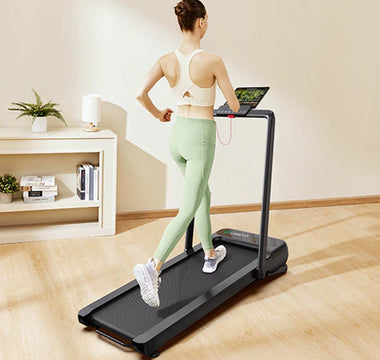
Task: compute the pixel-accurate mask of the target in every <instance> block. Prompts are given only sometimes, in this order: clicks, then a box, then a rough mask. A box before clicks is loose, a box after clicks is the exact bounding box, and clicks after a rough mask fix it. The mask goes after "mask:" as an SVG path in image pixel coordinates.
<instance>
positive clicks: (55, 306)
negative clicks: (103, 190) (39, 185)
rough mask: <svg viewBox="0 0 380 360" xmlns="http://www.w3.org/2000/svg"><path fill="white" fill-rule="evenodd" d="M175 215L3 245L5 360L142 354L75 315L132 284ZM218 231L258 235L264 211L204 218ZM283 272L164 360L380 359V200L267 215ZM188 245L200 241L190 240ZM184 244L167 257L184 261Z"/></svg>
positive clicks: (242, 296)
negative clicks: (101, 231) (105, 233)
mask: <svg viewBox="0 0 380 360" xmlns="http://www.w3.org/2000/svg"><path fill="white" fill-rule="evenodd" d="M170 220H171V218H162V219H150V220H147V219H145V220H128V221H120V222H118V224H117V235H115V236H110V237H93V238H85V237H78V238H76V239H69V240H62V239H61V240H49V241H40V242H29V243H17V244H4V245H1V246H0V255H1V258H0V272H1V277H0V278H1V283H0V288H1V293H0V321H1V328H0V329H1V330H0V359H4V360H8V359H12V360H13V359H38V360H43V359H49V360H53V359H54V360H55V359H62V360H63V359H64V360H67V359H70V360H76V359H80V360H85V359H92V360H95V359H107V360H109V359H112V360H118V359H123V360H125V359H144V358H145V357H144V356H142V355H141V354H139V353H137V352H135V351H133V350H131V349H129V348H123V347H121V346H119V345H117V344H115V343H113V342H111V341H109V340H106V339H105V338H103V337H100V336H99V335H98V334H97V333H96V332H95V331H93V330H92V331H89V330H88V329H86V328H85V327H84V326H83V325H82V324H80V323H79V322H78V320H77V313H78V311H79V310H80V309H81V308H82V307H84V306H86V305H88V304H89V303H91V302H93V301H95V300H97V299H98V298H100V297H102V296H104V295H105V294H108V293H109V292H111V291H113V290H115V289H116V288H118V287H120V286H122V285H124V284H125V283H127V282H129V281H131V280H133V279H134V278H133V274H132V267H133V265H134V264H136V263H139V262H146V261H147V259H148V257H149V256H151V255H152V254H153V252H154V250H155V248H156V246H157V244H158V242H159V240H160V234H162V233H163V231H164V229H165V227H166V226H167V224H168V223H169V222H170ZM211 221H212V229H213V232H214V231H217V230H218V229H220V228H223V227H231V228H235V229H241V230H246V231H251V232H256V233H257V232H258V229H259V222H260V213H259V212H249V213H248V212H247V213H233V214H214V215H211ZM269 234H270V235H271V236H274V237H278V238H281V239H283V240H285V241H286V242H287V244H288V247H289V260H288V267H289V268H288V272H287V273H286V274H285V275H282V276H278V277H276V278H273V279H271V280H265V281H259V282H255V283H254V284H253V285H252V286H251V287H248V288H246V289H244V290H243V291H242V292H240V293H239V294H238V295H236V296H235V297H234V298H233V299H231V300H229V301H227V302H226V303H224V304H223V305H222V306H221V307H220V308H218V309H216V310H215V311H213V312H212V313H211V314H210V315H209V316H208V317H207V318H206V319H202V320H200V321H199V322H198V323H196V324H194V325H193V326H191V327H190V328H189V329H187V330H186V331H185V332H184V333H182V334H181V335H179V336H177V337H176V338H175V339H174V340H172V341H171V342H170V343H169V344H168V345H165V346H164V347H162V348H160V350H161V351H162V352H161V355H160V357H159V359H168V360H169V359H173V360H174V359H181V360H182V359H185V360H190V359H196V360H207V359H210V360H215V359H228V360H230V359H231V360H232V359H237V360H242V359H243V360H245V359H255V360H260V359H261V360H272V359H273V360H278V359H281V360H284V359H291V360H298V359H302V360H305V359H306V360H323V359H342V360H343V359H344V360H353V359H371V360H375V359H380V306H379V305H380V280H379V279H380V272H379V270H380V246H379V240H380V203H377V204H376V203H374V204H361V205H347V206H331V207H318V208H307V209H292V210H272V211H271V215H270V224H269ZM195 236H196V238H195V243H198V238H197V235H196V234H195ZM183 247H184V237H183V238H182V239H181V241H180V242H179V243H178V245H177V247H176V248H175V250H174V251H173V252H172V254H171V255H170V257H169V258H171V257H173V256H175V255H177V254H179V253H180V252H181V251H182V250H183Z"/></svg>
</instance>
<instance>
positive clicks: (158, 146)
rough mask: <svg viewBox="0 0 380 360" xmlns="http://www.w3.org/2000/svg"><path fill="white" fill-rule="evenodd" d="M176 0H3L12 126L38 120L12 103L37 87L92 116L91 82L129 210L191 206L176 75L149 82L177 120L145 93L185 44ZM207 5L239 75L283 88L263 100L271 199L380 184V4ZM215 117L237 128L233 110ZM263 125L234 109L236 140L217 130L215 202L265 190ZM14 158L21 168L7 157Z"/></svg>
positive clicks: (210, 46) (285, 0) (2, 40)
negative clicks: (175, 155)
mask: <svg viewBox="0 0 380 360" xmlns="http://www.w3.org/2000/svg"><path fill="white" fill-rule="evenodd" d="M176 3H177V1H147V0H144V1H142V0H131V1H127V0H91V1H90V0H67V1H65V2H57V1H56V2H51V1H47V0H34V1H26V0H24V1H12V0H2V4H1V12H0V51H1V53H0V55H1V56H0V69H1V78H0V79H1V80H0V81H1V83H0V84H1V85H0V126H28V127H29V126H30V119H27V118H25V117H24V118H21V119H18V120H15V118H16V116H17V115H18V113H16V112H11V111H8V110H7V108H8V107H9V106H10V103H11V102H15V101H26V102H30V101H33V100H34V96H33V93H32V90H31V88H34V89H36V90H37V91H38V92H39V93H40V95H41V97H42V100H43V101H48V100H52V101H53V102H58V103H60V104H61V105H60V107H59V108H60V109H62V110H63V111H62V114H63V116H64V117H65V118H66V120H67V121H68V123H69V124H70V125H75V126H77V125H82V123H81V122H80V116H81V97H82V94H85V93H90V92H91V93H92V92H94V93H99V94H101V95H102V100H103V102H102V119H103V121H102V126H104V127H109V128H111V129H112V130H113V131H114V132H116V133H117V135H118V137H119V142H118V179H117V182H118V201H117V212H118V213H122V212H126V211H135V210H151V209H165V208H177V207H179V206H180V199H181V191H182V185H183V178H182V175H181V173H180V171H179V170H178V169H177V168H176V165H175V163H174V161H173V160H172V159H171V158H170V155H169V153H168V137H169V132H170V129H171V126H172V125H173V121H174V120H175V114H176V107H175V104H174V102H173V99H172V94H171V92H170V89H169V85H168V83H167V81H166V79H161V80H160V81H159V82H158V84H157V85H156V87H155V88H153V89H152V91H151V92H150V95H151V98H152V100H153V102H154V103H155V104H156V106H157V107H159V108H164V107H166V106H169V107H171V108H172V109H173V110H175V113H174V116H173V121H172V122H171V123H161V122H160V121H159V120H157V119H154V118H153V117H152V116H151V115H150V113H148V112H147V111H146V110H145V109H144V108H143V107H142V106H141V105H140V104H139V103H138V101H137V100H136V99H135V96H134V94H135V91H136V89H137V88H138V87H139V85H140V83H141V81H142V79H143V77H144V75H145V73H146V72H147V71H148V70H149V69H150V67H151V66H152V65H153V63H154V62H155V61H156V60H157V59H158V57H160V56H161V55H163V54H165V53H167V52H170V51H172V50H173V49H174V48H176V47H178V46H179V45H180V43H181V40H182V36H181V32H180V30H179V26H178V24H177V20H176V16H175V15H174V11H173V7H174V6H175V4H176ZM204 4H205V5H206V7H207V9H208V13H209V28H208V33H207V34H206V36H205V38H204V39H203V40H201V46H202V48H203V49H205V50H206V51H209V52H211V53H215V54H218V55H219V56H221V57H222V58H223V59H224V62H225V64H226V66H227V69H228V71H229V74H230V78H231V81H232V84H233V86H234V87H237V86H265V85H269V86H270V87H271V89H270V90H269V92H268V94H267V95H266V97H265V98H264V100H263V101H262V103H261V104H260V106H259V107H260V108H262V109H263V108H267V109H272V110H274V111H275V114H276V120H277V122H276V133H275V155H274V163H273V182H272V196H271V199H272V201H286V200H297V199H314V198H328V197H348V196H356V195H371V194H378V193H379V185H380V171H379V161H378V159H379V155H378V154H379V153H380V142H379V140H378V138H379V131H380V122H379V114H380V105H379V104H380V101H379V99H380V90H379V89H380V87H379V86H378V82H379V79H380V70H379V68H380V66H379V64H380V47H379V45H378V44H379V38H380V21H379V17H378V14H379V13H380V3H379V2H378V1H377V0H364V1H358V0H356V1H354V0H333V1H331V0H318V1H315V0H281V1H279V0H270V1H261V0H235V1H227V0H223V1H221V0H218V1H217V0H209V1H204ZM222 103H224V98H223V96H222V93H221V91H220V90H219V89H217V98H216V105H217V106H218V105H220V104H222ZM216 120H217V125H218V131H219V133H220V135H221V137H222V138H223V141H226V139H227V138H228V134H229V120H228V119H225V118H217V119H216ZM49 121H50V124H51V126H61V123H60V122H59V120H57V119H56V118H50V119H49ZM265 131H266V128H265V121H264V120H260V119H235V120H234V122H233V137H232V143H231V144H230V145H229V146H224V145H221V144H220V143H219V142H217V148H216V158H215V162H214V167H213V170H212V173H211V177H210V188H211V191H212V203H211V205H212V206H214V205H224V204H239V203H242V204H243V203H252V202H259V201H260V200H261V191H262V177H263V163H264V149H265ZM47 167H48V165H47ZM3 170H11V169H2V168H1V164H0V171H3ZM41 170H42V169H41Z"/></svg>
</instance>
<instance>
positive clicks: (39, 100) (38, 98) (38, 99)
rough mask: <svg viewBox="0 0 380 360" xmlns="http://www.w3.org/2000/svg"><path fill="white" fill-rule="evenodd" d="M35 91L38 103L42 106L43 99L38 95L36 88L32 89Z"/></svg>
mask: <svg viewBox="0 0 380 360" xmlns="http://www.w3.org/2000/svg"><path fill="white" fill-rule="evenodd" d="M32 90H33V92H34V95H35V96H36V99H37V105H39V106H41V105H42V100H41V98H40V95H38V93H37V91H35V90H34V89H32Z"/></svg>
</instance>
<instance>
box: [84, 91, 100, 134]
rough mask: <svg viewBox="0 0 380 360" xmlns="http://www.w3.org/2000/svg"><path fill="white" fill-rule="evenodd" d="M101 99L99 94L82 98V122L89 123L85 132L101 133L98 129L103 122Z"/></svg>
mask: <svg viewBox="0 0 380 360" xmlns="http://www.w3.org/2000/svg"><path fill="white" fill-rule="evenodd" d="M100 105H101V99H100V95H98V94H87V95H83V96H82V121H83V122H86V123H89V126H86V127H84V128H83V131H99V129H98V128H97V125H98V123H100V120H101V106H100Z"/></svg>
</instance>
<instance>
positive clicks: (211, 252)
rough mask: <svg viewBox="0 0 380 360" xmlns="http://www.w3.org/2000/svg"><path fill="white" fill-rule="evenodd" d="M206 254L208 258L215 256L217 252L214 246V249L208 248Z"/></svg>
mask: <svg viewBox="0 0 380 360" xmlns="http://www.w3.org/2000/svg"><path fill="white" fill-rule="evenodd" d="M205 255H206V256H207V257H208V258H210V257H211V258H213V257H215V255H216V253H215V249H214V248H212V249H210V250H206V251H205Z"/></svg>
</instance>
